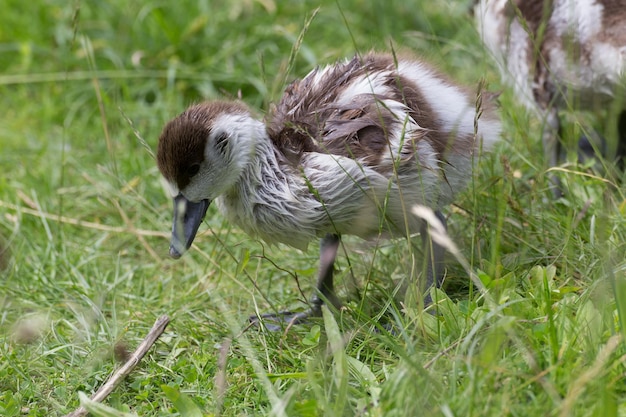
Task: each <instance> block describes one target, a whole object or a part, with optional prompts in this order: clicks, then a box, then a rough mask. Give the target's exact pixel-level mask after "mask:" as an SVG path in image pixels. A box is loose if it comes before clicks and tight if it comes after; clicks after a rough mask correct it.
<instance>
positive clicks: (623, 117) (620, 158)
mask: <svg viewBox="0 0 626 417" xmlns="http://www.w3.org/2000/svg"><path fill="white" fill-rule="evenodd" d="M617 136H618V142H617V152H616V154H617V155H616V157H617V168H618V169H619V170H620V171H621V172H622V173H623V171H624V167H625V164H626V110H622V112H621V113H620V115H619V120H618V122H617Z"/></svg>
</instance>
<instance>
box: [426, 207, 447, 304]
mask: <svg viewBox="0 0 626 417" xmlns="http://www.w3.org/2000/svg"><path fill="white" fill-rule="evenodd" d="M435 216H436V217H437V219H438V220H439V221H440V222H441V224H442V225H443V228H444V230H447V225H446V218H445V217H444V215H443V213H441V211H439V210H437V211H435ZM420 235H421V236H422V244H423V247H424V256H425V258H426V282H425V285H423V286H422V288H423V292H422V293H421V294H425V296H424V305H430V304H431V303H432V298H431V296H430V289H431V288H432V287H433V286H436V287H437V288H440V287H441V284H442V282H443V272H444V262H443V258H444V256H445V254H446V249H445V248H444V247H443V246H441V245H439V244H438V243H437V242H436V241H435V240H434V239H433V238H432V236H431V233H430V230H429V227H428V224H427V223H426V222H423V223H422V230H421V233H420Z"/></svg>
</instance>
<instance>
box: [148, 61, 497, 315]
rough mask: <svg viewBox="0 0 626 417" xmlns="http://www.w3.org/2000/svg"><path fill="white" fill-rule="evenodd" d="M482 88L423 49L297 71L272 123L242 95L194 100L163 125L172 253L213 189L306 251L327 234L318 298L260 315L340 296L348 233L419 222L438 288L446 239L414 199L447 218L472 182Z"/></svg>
mask: <svg viewBox="0 0 626 417" xmlns="http://www.w3.org/2000/svg"><path fill="white" fill-rule="evenodd" d="M486 96H487V95H485V97H486ZM477 97H479V96H477V94H476V93H473V92H471V91H469V90H467V89H465V88H462V87H459V86H457V85H455V84H454V83H453V82H452V81H450V80H449V79H448V78H447V77H445V76H444V75H442V74H441V73H439V72H437V71H436V70H434V69H433V68H432V67H431V66H430V65H428V64H427V63H425V62H422V61H421V60H418V59H415V58H413V57H404V56H403V57H400V56H396V55H392V54H384V53H369V54H366V55H364V56H356V57H354V58H353V59H351V60H346V61H343V62H338V63H336V64H334V65H329V66H326V67H323V68H316V69H314V70H312V71H311V72H310V73H309V74H308V75H306V76H305V77H304V78H303V79H301V80H297V81H294V82H293V83H292V84H291V85H289V86H288V87H287V88H286V91H285V93H284V95H283V97H282V99H281V100H280V102H279V103H278V104H277V105H276V106H273V107H272V108H271V110H270V112H269V113H268V115H267V117H266V122H265V123H264V122H263V121H261V120H259V119H257V118H256V117H254V116H253V114H252V112H251V111H250V109H249V108H248V107H247V106H246V105H244V104H242V103H240V102H235V101H211V102H203V103H200V104H195V105H192V106H191V107H189V108H188V109H187V110H185V111H184V112H183V113H182V114H180V115H179V116H178V117H176V118H174V119H173V120H171V121H170V122H169V123H167V124H166V126H165V127H164V129H163V131H162V133H161V136H160V138H159V144H158V152H157V163H158V167H159V170H160V171H161V173H162V175H163V177H164V178H165V180H166V182H167V184H168V185H169V189H170V191H171V195H172V197H173V199H174V221H173V227H172V239H171V245H170V255H171V256H172V257H174V258H179V257H180V256H181V255H182V254H183V252H185V251H186V250H187V249H188V248H189V247H190V246H191V244H192V242H193V240H194V237H195V235H196V232H197V231H198V228H199V226H200V223H201V222H202V220H203V218H204V216H205V214H206V211H207V208H208V207H209V204H210V203H211V202H212V201H215V203H216V205H217V207H218V209H219V211H220V212H221V213H222V214H223V215H224V216H225V217H226V218H227V219H228V220H229V221H230V222H232V223H234V224H236V225H238V226H239V227H240V228H241V229H243V231H245V232H246V233H247V234H249V235H251V236H253V237H255V238H260V239H262V240H264V241H265V242H267V243H269V244H276V243H284V244H287V245H290V246H293V247H295V248H298V249H301V250H306V248H307V245H308V244H309V243H310V242H311V241H312V240H316V239H319V238H321V243H320V267H319V272H318V278H317V285H316V291H315V294H314V295H313V297H312V299H311V302H310V308H309V309H308V310H306V311H304V312H300V313H296V314H292V313H289V312H284V313H281V314H280V315H279V316H273V315H264V317H272V318H274V319H276V320H280V321H283V320H284V321H286V322H301V321H303V320H305V319H306V318H307V317H309V316H318V315H320V314H321V306H322V305H323V304H324V303H329V304H331V305H333V306H334V307H337V308H338V307H340V306H341V302H340V300H339V299H338V297H337V295H336V294H335V291H334V285H333V267H334V262H335V258H336V255H337V250H338V248H339V244H340V238H341V236H343V235H356V236H359V237H361V238H364V239H370V238H374V237H378V236H381V235H389V236H404V237H410V236H411V235H412V234H415V233H421V236H422V240H423V243H424V246H425V250H424V252H425V259H427V267H426V268H425V271H426V278H425V280H423V281H422V282H425V285H424V286H423V289H424V290H426V289H428V288H430V287H431V286H432V285H437V286H439V285H440V284H441V280H442V278H443V273H444V271H443V256H444V248H443V247H441V246H440V245H438V244H437V243H436V242H434V241H432V240H431V239H430V236H429V235H428V227H427V225H426V224H425V223H424V221H423V220H422V219H420V218H418V217H416V216H415V215H413V214H412V207H414V206H416V205H422V206H427V207H430V208H432V210H434V212H435V213H436V215H437V217H438V218H439V220H441V222H442V223H443V224H444V226H445V218H444V216H443V214H442V212H441V210H442V208H443V207H445V206H446V205H448V204H449V203H451V202H452V201H453V199H454V197H455V195H456V194H458V193H459V191H461V190H463V188H464V187H465V186H466V184H467V182H468V180H469V179H470V178H471V177H472V171H473V168H474V166H475V162H476V161H477V160H478V158H479V154H480V151H481V150H489V149H491V148H492V147H493V145H494V144H495V143H496V142H497V141H498V139H499V136H500V122H499V119H498V117H497V115H496V112H495V109H494V105H493V103H491V102H490V100H487V99H485V100H483V101H482V106H477V105H476V102H477ZM480 97H482V96H480ZM478 101H480V100H478ZM426 300H427V302H429V301H430V298H429V296H428V295H426Z"/></svg>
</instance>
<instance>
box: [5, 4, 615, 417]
mask: <svg viewBox="0 0 626 417" xmlns="http://www.w3.org/2000/svg"><path fill="white" fill-rule="evenodd" d="M318 7H319V9H317V8H318ZM468 8H469V7H468V5H467V4H464V3H461V2H451V1H450V2H443V1H442V2H426V1H425V2H421V3H420V2H407V1H404V0H403V1H401V0H391V1H387V2H365V1H361V0H340V1H338V2H333V1H318V2H313V1H305V0H303V1H292V2H275V1H273V0H258V1H253V0H235V1H215V2H201V1H198V2H192V1H186V2H158V1H149V2H124V1H121V0H111V1H109V2H95V1H79V0H76V1H73V2H65V1H54V0H49V1H44V0H36V1H32V2H23V1H16V0H5V4H4V7H3V12H2V13H1V15H0V108H2V109H3V111H2V112H1V114H0V172H1V173H2V174H0V245H1V246H2V248H3V250H2V251H1V252H0V308H1V314H0V415H3V416H21V415H28V416H52V415H62V414H65V413H67V412H69V411H71V410H73V409H74V408H76V407H77V406H78V405H79V395H78V393H79V392H81V391H82V392H85V393H88V394H90V393H91V392H93V390H94V389H96V388H97V387H98V386H100V385H101V384H102V382H103V381H104V380H105V379H106V378H107V376H108V375H109V373H110V372H111V371H112V370H113V369H114V368H115V367H116V355H115V354H114V352H118V353H120V352H121V353H123V352H124V351H125V350H131V349H134V347H135V346H136V345H137V344H138V343H139V341H140V340H141V339H142V338H143V336H144V335H145V333H146V332H147V330H148V329H149V328H150V327H151V325H152V323H153V322H154V320H155V319H156V317H158V316H159V315H161V314H168V315H170V316H171V317H172V322H171V324H170V326H169V327H168V329H167V331H166V333H165V335H164V336H163V337H162V338H161V339H160V340H159V342H158V343H157V345H156V347H155V348H154V349H153V350H151V351H150V353H149V354H148V356H147V357H146V358H145V360H144V361H143V362H142V363H141V364H140V366H139V367H138V369H136V370H135V371H134V372H133V373H132V374H131V375H130V377H128V378H127V380H126V381H125V382H124V383H123V384H122V385H121V386H120V387H119V388H118V389H117V390H116V391H115V392H114V393H113V394H112V395H111V396H110V397H109V398H108V399H107V400H106V405H107V406H109V407H112V408H114V409H116V410H120V411H119V412H118V413H117V414H112V415H121V413H122V412H130V413H135V414H137V415H140V416H165V415H182V416H198V415H221V416H235V415H237V416H239V415H278V416H318V415H324V416H339V415H363V416H396V415H397V416H415V415H438V416H439V415H442V416H489V415H497V416H503V415H514V416H534V415H540V416H546V415H547V416H569V415H576V416H625V415H626V400H625V398H626V382H625V380H626V378H625V372H626V367H625V366H624V362H625V361H626V349H625V345H624V339H623V336H624V331H623V328H624V327H623V321H624V320H626V262H625V261H624V253H626V198H625V193H626V190H625V189H624V187H623V186H622V187H621V188H619V187H616V186H614V185H613V184H614V183H615V181H614V180H613V179H612V178H609V181H608V182H607V181H605V180H603V179H602V178H599V177H596V176H593V175H587V174H588V172H589V171H588V170H586V169H584V167H576V166H573V165H567V166H565V169H564V170H562V171H559V172H558V175H559V176H561V178H562V179H563V181H564V183H565V185H566V187H567V189H568V194H567V197H566V198H563V199H561V200H558V201H553V200H551V199H550V198H549V195H550V194H549V191H548V190H547V184H546V175H545V167H544V165H543V161H542V157H541V154H542V151H541V145H540V143H539V139H538V138H539V129H540V126H539V125H538V123H537V122H536V121H534V120H532V119H531V118H529V117H528V116H526V115H525V112H524V111H523V110H522V109H521V108H520V107H518V106H517V105H516V104H515V102H514V98H513V97H512V96H511V94H510V93H509V92H506V91H505V92H504V93H503V95H502V96H501V103H502V116H503V119H504V122H505V135H504V137H505V139H504V141H503V143H502V146H501V147H500V148H499V149H498V152H497V153H496V154H495V155H494V156H493V157H491V158H488V159H486V160H484V161H482V162H483V163H482V164H481V170H480V172H479V173H478V175H477V177H476V180H475V181H473V182H472V184H471V186H470V188H469V190H468V191H467V192H466V193H464V194H463V196H462V197H461V198H460V199H459V201H458V202H457V204H456V205H455V206H454V207H453V208H451V209H450V210H449V211H448V215H449V216H448V217H449V224H450V234H451V236H452V238H453V240H454V241H455V243H456V245H457V246H458V247H459V248H460V250H461V253H462V256H463V257H464V258H465V259H467V261H468V262H469V264H470V267H471V270H472V271H474V272H476V273H477V275H478V277H479V279H480V280H481V281H482V283H483V284H484V285H485V286H486V288H487V292H486V293H481V292H480V291H479V290H478V288H477V287H476V286H475V285H473V284H472V282H471V281H470V279H469V275H468V272H467V271H466V270H465V269H464V268H462V267H461V266H460V264H459V263H458V262H456V261H455V260H454V259H453V258H452V257H450V262H449V263H448V276H447V278H446V280H447V282H446V286H445V288H444V291H445V293H444V292H440V293H438V294H437V295H438V298H439V302H440V307H439V311H440V314H439V315H438V316H433V315H431V314H427V313H426V314H424V313H423V312H421V311H419V310H418V309H416V308H415V307H411V305H410V304H408V305H406V306H403V305H402V304H398V303H390V302H389V300H390V297H389V294H390V293H392V292H393V290H394V288H395V287H394V283H397V282H398V281H401V280H402V278H404V277H405V276H406V273H405V271H406V269H407V265H408V264H409V259H408V253H409V251H408V250H407V248H406V243H404V242H402V241H397V242H385V243H381V244H379V245H378V246H376V247H374V246H373V245H371V244H367V243H363V242H361V241H358V240H352V239H348V240H347V243H346V247H347V250H346V256H343V257H342V258H341V260H340V261H339V272H338V275H339V278H340V291H341V294H342V296H343V297H345V299H346V300H347V303H346V305H347V308H346V309H345V311H342V312H340V313H338V314H336V315H328V316H326V317H325V318H324V319H323V320H320V321H318V322H316V323H313V324H311V325H307V326H300V327H297V328H293V329H291V330H290V331H289V332H288V333H281V332H277V333H272V332H265V331H260V330H257V329H247V330H246V329H245V324H246V322H247V317H248V315H249V314H251V313H254V312H255V311H260V312H266V311H272V310H278V309H281V308H302V307H303V301H304V300H306V299H307V298H308V295H309V291H310V288H311V285H312V283H313V281H314V276H315V265H316V261H317V256H316V253H315V250H314V249H313V248H311V250H310V251H309V252H307V253H302V252H298V251H296V250H292V249H289V248H286V247H282V246H281V247H267V246H264V245H263V244H262V243H260V242H257V241H254V240H252V239H250V238H249V237H247V236H246V235H244V234H243V233H242V232H241V231H240V230H238V229H237V228H235V227H231V226H230V225H228V224H226V223H225V222H224V221H223V219H222V218H221V217H220V216H219V215H218V214H216V213H215V211H213V210H214V208H213V209H211V211H210V212H209V215H208V216H207V220H206V221H205V225H204V226H203V227H202V230H203V232H202V234H201V235H200V236H199V238H198V239H197V240H196V243H197V246H195V248H194V250H192V251H191V252H190V253H189V254H187V255H185V257H184V258H183V259H182V260H179V261H172V260H170V259H168V257H167V255H166V254H167V246H168V240H167V237H168V230H169V228H170V217H171V213H170V209H171V207H170V201H169V198H168V196H167V193H166V192H165V190H164V188H163V186H162V184H161V182H160V178H159V174H158V171H157V169H156V166H155V162H154V159H153V156H152V152H153V150H154V149H155V145H156V141H157V138H158V134H159V132H160V129H161V127H162V126H163V124H164V123H165V121H166V120H168V119H169V118H171V117H173V116H174V115H175V114H177V113H178V112H180V111H181V110H182V109H183V108H184V107H185V106H186V105H187V104H189V103H191V102H193V101H197V100H200V99H202V98H213V97H238V96H240V97H241V98H242V99H243V100H244V101H246V102H248V103H249V104H250V105H251V106H253V107H255V108H258V109H259V111H260V112H262V109H264V108H267V105H268V103H269V102H271V101H272V100H274V99H276V97H278V96H279V95H280V93H281V89H282V88H283V86H284V85H285V83H286V82H288V81H289V80H290V79H293V78H294V77H296V76H302V75H304V74H305V73H306V72H307V71H308V70H309V69H310V68H312V67H313V66H314V65H316V64H318V63H326V62H329V61H333V60H335V59H338V58H341V57H344V56H349V55H351V54H353V53H354V51H355V50H358V51H366V50H368V49H371V48H377V49H389V48H390V45H393V46H394V48H399V49H400V48H408V49H412V50H416V51H418V53H419V54H421V55H423V56H425V57H427V58H428V59H430V60H431V61H433V62H434V63H436V64H437V65H439V66H440V67H442V68H443V69H444V70H446V71H447V72H448V73H449V74H450V75H451V76H453V77H454V78H456V79H458V80H460V81H462V82H465V83H467V84H469V85H477V83H478V81H479V80H480V79H481V78H484V79H486V81H487V84H488V86H489V88H490V89H492V90H498V89H500V88H501V87H500V85H499V80H498V77H497V75H496V74H495V72H494V70H493V67H492V65H491V61H490V60H489V58H488V57H487V56H486V54H485V52H484V51H483V50H482V48H481V46H480V44H479V42H478V38H477V35H476V33H475V32H474V29H473V26H472V23H471V21H470V18H469V16H468V13H467V11H468ZM316 10H317V14H316V15H315V17H314V18H313V20H312V21H311V23H310V25H309V26H308V31H307V33H306V34H305V35H304V37H303V39H302V43H301V45H300V48H299V51H298V53H297V55H296V56H295V59H294V60H293V61H290V60H289V56H290V52H291V50H292V48H293V47H294V45H295V44H297V43H298V38H299V35H300V34H301V32H302V30H303V27H304V26H305V22H306V21H307V20H308V19H310V18H311V17H312V16H313V15H314V14H315V11H316ZM570 117H572V116H570ZM294 278H296V279H294ZM390 278H391V279H390ZM379 319H380V321H381V322H391V323H392V324H393V325H394V326H395V327H396V328H399V329H402V330H401V331H397V332H396V333H394V334H389V333H388V332H387V331H385V330H384V329H382V328H380V326H379V325H378V323H379ZM375 329H378V331H374V330H375ZM122 356H123V355H122ZM94 415H107V414H106V412H105V411H102V410H100V411H97V410H96V411H94Z"/></svg>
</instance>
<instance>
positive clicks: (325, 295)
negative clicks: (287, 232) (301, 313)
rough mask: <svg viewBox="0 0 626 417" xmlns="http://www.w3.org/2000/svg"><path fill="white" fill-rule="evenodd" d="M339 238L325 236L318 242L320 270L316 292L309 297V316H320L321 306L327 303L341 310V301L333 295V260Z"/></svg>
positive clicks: (336, 236) (332, 235)
mask: <svg viewBox="0 0 626 417" xmlns="http://www.w3.org/2000/svg"><path fill="white" fill-rule="evenodd" d="M339 241H340V238H339V236H338V235H335V234H330V233H329V234H327V235H326V236H325V237H324V238H323V239H322V241H321V242H320V267H319V268H320V269H319V271H318V276H317V285H316V287H315V289H316V292H315V294H313V297H311V308H310V311H311V315H313V316H321V315H322V304H324V303H329V304H331V305H332V306H334V307H335V308H337V309H339V308H341V301H339V298H337V295H336V294H335V287H334V282H333V273H334V271H335V258H336V257H337V251H338V250H339Z"/></svg>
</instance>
